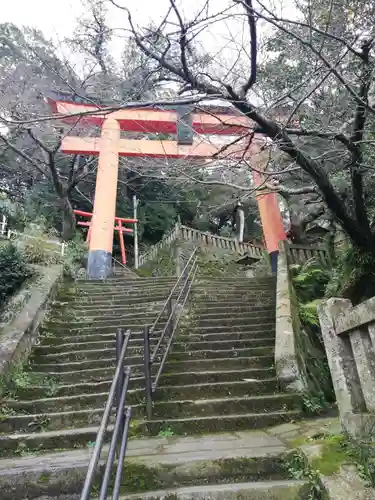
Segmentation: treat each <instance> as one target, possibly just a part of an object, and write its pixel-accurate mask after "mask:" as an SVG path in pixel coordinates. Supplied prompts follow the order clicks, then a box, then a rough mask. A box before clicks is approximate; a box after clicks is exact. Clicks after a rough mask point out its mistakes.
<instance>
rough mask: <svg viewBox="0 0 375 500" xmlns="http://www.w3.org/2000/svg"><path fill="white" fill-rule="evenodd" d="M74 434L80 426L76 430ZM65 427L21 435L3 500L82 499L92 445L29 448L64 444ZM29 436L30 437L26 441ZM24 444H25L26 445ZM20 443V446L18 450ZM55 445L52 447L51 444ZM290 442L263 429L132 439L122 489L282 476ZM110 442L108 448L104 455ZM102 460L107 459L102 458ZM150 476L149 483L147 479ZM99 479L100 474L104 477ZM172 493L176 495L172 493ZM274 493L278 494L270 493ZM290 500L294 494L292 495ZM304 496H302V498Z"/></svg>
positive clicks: (3, 465) (4, 468)
mask: <svg viewBox="0 0 375 500" xmlns="http://www.w3.org/2000/svg"><path fill="white" fill-rule="evenodd" d="M90 430H91V428H87V429H85V430H84V432H82V436H84V438H85V440H84V444H87V443H88V442H90V441H91V442H92V441H93V440H92V439H90V437H91V436H90ZM72 434H73V438H74V431H73V432H72ZM63 435H64V432H61V431H55V432H53V433H43V438H44V439H43V438H41V436H40V435H39V437H38V438H35V435H34V436H33V435H30V434H27V435H22V434H18V436H17V437H16V438H14V441H10V440H9V441H10V442H11V443H12V445H14V444H15V445H16V447H17V445H19V448H18V449H20V450H21V449H24V450H26V453H23V454H22V455H21V456H17V457H12V458H9V459H8V458H5V459H2V460H0V490H1V498H2V500H24V499H25V498H29V499H36V498H39V499H41V498H42V497H43V499H47V498H48V499H52V498H54V499H56V500H57V496H59V497H60V498H61V499H62V497H61V495H62V496H64V495H65V497H64V498H65V500H68V499H69V500H79V499H80V494H81V491H82V485H83V482H84V479H85V477H86V473H87V466H88V463H89V460H90V456H91V453H92V447H89V446H86V447H84V448H81V449H71V450H65V451H58V452H48V451H47V450H45V453H44V454H37V455H35V454H34V455H33V454H30V453H27V452H28V451H33V450H35V449H36V448H37V447H38V445H42V446H43V445H46V444H49V445H51V444H52V447H53V442H55V443H60V444H61V443H63V444H64V446H61V448H66V447H67V444H68V443H69V441H72V436H71V435H69V433H68V432H66V433H65V435H66V439H65V440H64V438H63ZM23 437H24V438H25V439H24V440H22V439H23ZM23 445H24V446H23ZM16 447H15V448H14V449H16ZM49 447H50V448H51V446H49ZM286 452H287V449H286V447H285V445H283V443H282V442H281V441H280V440H279V439H278V438H275V437H273V436H269V435H268V434H266V433H265V432H262V431H254V432H240V431H239V432H237V433H235V434H234V433H226V434H221V435H219V436H216V435H215V434H211V435H204V436H197V437H186V438H184V437H177V436H174V437H173V438H172V439H171V438H170V437H157V438H152V437H147V438H142V439H131V440H130V441H129V443H128V449H127V456H126V462H125V471H124V475H123V480H122V486H121V491H122V492H123V494H127V495H129V494H130V493H134V492H136V491H139V490H143V491H144V489H145V486H146V487H147V486H148V487H149V488H150V489H151V488H152V487H153V488H154V489H156V488H165V489H168V488H176V487H182V486H191V485H198V484H202V485H207V484H213V485H218V484H222V486H221V487H222V488H224V487H225V484H226V483H235V482H238V483H241V482H244V481H259V480H260V479H263V480H269V481H281V480H285V479H286V478H287V477H288V473H287V471H286V470H285V465H284V464H285V456H286ZM107 454H108V447H107V446H105V448H104V449H103V458H104V457H106V456H107ZM101 463H102V462H101ZM145 478H147V480H146V484H145ZM98 480H99V478H98ZM168 498H172V497H171V496H169V495H168ZM270 498H272V497H270ZM288 498H289V499H290V498H291V497H288ZM297 498H298V497H297Z"/></svg>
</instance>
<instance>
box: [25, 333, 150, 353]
mask: <svg viewBox="0 0 375 500" xmlns="http://www.w3.org/2000/svg"><path fill="white" fill-rule="evenodd" d="M69 338H70V339H71V340H72V341H71V342H65V343H59V344H57V343H52V344H50V343H49V342H48V340H49V339H44V340H43V342H41V344H40V345H38V346H35V347H34V349H33V353H34V355H36V356H40V355H43V354H53V353H59V352H68V351H78V350H81V349H82V350H90V349H94V350H97V349H115V347H116V340H115V339H114V336H113V335H108V338H107V340H87V339H86V341H84V342H82V341H80V340H79V338H80V337H73V338H72V337H69ZM150 343H151V344H155V343H157V339H151V340H150ZM128 346H129V349H133V348H137V349H139V348H143V338H142V337H138V338H134V339H131V340H129V344H128Z"/></svg>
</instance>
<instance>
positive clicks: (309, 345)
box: [291, 259, 335, 414]
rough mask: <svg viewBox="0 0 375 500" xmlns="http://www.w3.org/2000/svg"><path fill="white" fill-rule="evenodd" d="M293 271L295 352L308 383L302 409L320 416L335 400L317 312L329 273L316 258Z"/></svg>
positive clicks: (292, 269) (292, 267)
mask: <svg viewBox="0 0 375 500" xmlns="http://www.w3.org/2000/svg"><path fill="white" fill-rule="evenodd" d="M291 271H292V274H293V277H292V283H293V303H294V310H295V311H297V313H298V316H297V317H296V318H294V325H293V326H294V331H295V332H296V350H297V355H298V361H299V366H300V369H301V371H302V373H303V376H304V379H305V381H306V384H307V391H306V394H304V397H303V409H304V411H305V412H306V413H308V414H318V413H320V412H321V411H322V410H324V409H325V408H327V406H328V405H329V404H330V403H331V402H333V401H334V400H335V397H334V391H333V387H332V381H331V375H330V370H329V367H328V362H327V358H326V353H325V348H324V344H323V339H322V336H321V331H320V324H319V318H318V313H317V306H318V304H319V302H320V301H321V299H322V297H323V296H324V292H325V287H326V284H327V283H328V281H329V278H330V272H329V269H328V268H327V267H325V266H324V265H323V264H322V263H321V262H317V261H316V260H314V259H310V260H308V261H307V262H305V263H304V264H303V265H295V266H291Z"/></svg>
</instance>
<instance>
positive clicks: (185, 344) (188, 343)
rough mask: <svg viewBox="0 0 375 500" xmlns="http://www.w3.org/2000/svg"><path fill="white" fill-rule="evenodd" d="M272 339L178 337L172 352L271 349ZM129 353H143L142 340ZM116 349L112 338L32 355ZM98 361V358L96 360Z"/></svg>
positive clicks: (42, 347) (42, 349)
mask: <svg viewBox="0 0 375 500" xmlns="http://www.w3.org/2000/svg"><path fill="white" fill-rule="evenodd" d="M157 342H158V339H156V338H152V339H150V344H151V345H155V344H157ZM274 342H275V341H274V339H273V338H272V337H271V338H270V337H268V338H267V337H265V338H256V337H255V338H251V339H245V340H234V339H229V340H223V341H216V340H212V341H206V342H205V341H194V340H192V339H190V338H189V337H188V336H185V337H179V338H178V339H176V341H175V343H174V347H173V350H174V352H185V351H199V350H205V349H209V350H215V349H220V350H222V349H228V348H231V349H236V348H251V347H273V346H274ZM128 345H129V352H132V349H136V350H137V352H143V339H142V338H138V339H133V340H130V341H129V344H128ZM115 348H116V341H115V340H114V339H113V336H111V338H110V339H109V340H104V341H103V340H102V341H91V342H90V341H88V342H71V343H65V344H59V345H53V344H52V345H39V346H36V347H34V350H33V354H34V356H35V357H37V356H42V355H44V354H47V355H48V354H58V353H66V352H76V351H78V350H82V351H89V350H93V351H96V352H98V351H102V352H103V353H104V355H107V353H108V352H114V350H115ZM96 359H98V358H96Z"/></svg>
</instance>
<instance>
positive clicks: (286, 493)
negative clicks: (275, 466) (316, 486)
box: [74, 479, 309, 500]
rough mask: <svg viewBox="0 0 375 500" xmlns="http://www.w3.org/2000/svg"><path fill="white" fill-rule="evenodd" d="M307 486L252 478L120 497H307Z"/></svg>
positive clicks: (195, 499) (206, 499) (222, 499)
mask: <svg viewBox="0 0 375 500" xmlns="http://www.w3.org/2000/svg"><path fill="white" fill-rule="evenodd" d="M308 489H309V486H308V482H307V481H306V480H305V481H303V480H296V479H289V480H283V481H253V482H246V483H229V484H228V483H227V484H214V485H212V484H210V485H201V486H187V487H185V488H173V489H168V490H156V491H149V492H147V493H135V494H133V495H126V496H121V497H120V500H163V499H167V498H171V499H173V500H304V499H305V500H307V499H308V498H309V497H308ZM74 500H75V499H74ZM77 500H78V499H77Z"/></svg>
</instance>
